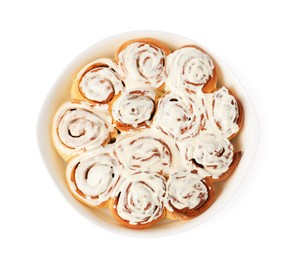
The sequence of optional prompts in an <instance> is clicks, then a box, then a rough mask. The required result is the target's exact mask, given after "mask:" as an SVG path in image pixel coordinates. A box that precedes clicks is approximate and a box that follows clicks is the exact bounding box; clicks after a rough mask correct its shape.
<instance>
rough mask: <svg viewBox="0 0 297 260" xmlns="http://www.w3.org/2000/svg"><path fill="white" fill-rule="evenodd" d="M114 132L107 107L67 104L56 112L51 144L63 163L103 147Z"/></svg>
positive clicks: (73, 102)
mask: <svg viewBox="0 0 297 260" xmlns="http://www.w3.org/2000/svg"><path fill="white" fill-rule="evenodd" d="M112 131H113V126H112V124H111V117H110V115H109V111H108V107H106V106H100V105H96V104H91V103H88V102H85V101H75V100H73V101H71V102H70V101H69V102H66V103H64V104H62V105H61V106H60V108H59V109H58V110H57V112H56V114H55V116H54V120H53V125H52V138H53V143H54V146H55V148H56V149H57V151H58V152H59V154H60V155H61V156H62V158H63V159H64V160H68V159H69V158H71V157H72V156H74V155H77V154H80V153H82V152H84V151H90V150H94V149H96V148H99V147H101V146H103V145H105V144H106V143H107V142H108V141H109V138H110V133H111V132H112Z"/></svg>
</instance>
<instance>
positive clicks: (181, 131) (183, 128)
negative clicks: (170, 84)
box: [154, 92, 206, 140]
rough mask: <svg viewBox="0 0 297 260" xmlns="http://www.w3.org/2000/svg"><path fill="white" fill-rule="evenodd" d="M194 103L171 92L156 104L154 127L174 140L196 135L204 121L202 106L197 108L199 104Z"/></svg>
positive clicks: (202, 126)
mask: <svg viewBox="0 0 297 260" xmlns="http://www.w3.org/2000/svg"><path fill="white" fill-rule="evenodd" d="M198 100H199V99H197V101H198ZM197 101H196V102H197ZM194 102H195V101H194ZM194 102H193V101H191V100H190V99H188V98H182V97H181V96H179V95H177V94H175V93H173V92H172V93H170V94H167V95H165V96H164V97H163V98H161V99H160V100H159V103H158V108H157V113H156V116H155V118H154V125H155V127H156V128H159V129H161V131H162V132H164V133H165V134H167V135H169V136H171V137H173V138H174V139H176V140H184V139H186V138H190V137H194V136H196V135H198V134H199V131H200V130H201V129H203V128H204V125H205V123H206V121H205V120H206V119H205V115H204V110H203V106H202V104H201V106H198V103H199V102H197V104H196V105H194Z"/></svg>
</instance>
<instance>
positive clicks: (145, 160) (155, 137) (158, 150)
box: [114, 129, 176, 173]
mask: <svg viewBox="0 0 297 260" xmlns="http://www.w3.org/2000/svg"><path fill="white" fill-rule="evenodd" d="M175 149H176V147H174V146H173V145H172V144H169V143H167V142H166V141H165V139H164V138H163V137H162V135H160V134H158V133H157V132H156V131H152V130H149V129H147V130H143V131H141V132H137V133H135V134H134V133H133V134H130V135H125V136H123V137H122V138H120V139H118V140H117V142H116V143H115V144H114V156H115V157H116V158H117V160H118V161H119V163H120V164H121V165H122V166H123V167H124V169H129V170H142V171H152V172H158V173H163V172H164V171H166V170H167V169H168V168H170V166H171V164H172V161H173V153H175V152H174V151H175Z"/></svg>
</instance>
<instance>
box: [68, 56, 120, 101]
mask: <svg viewBox="0 0 297 260" xmlns="http://www.w3.org/2000/svg"><path fill="white" fill-rule="evenodd" d="M123 89H124V82H123V80H122V76H121V73H120V69H119V67H118V65H117V64H116V63H115V62H114V61H113V60H111V59H107V58H101V59H97V60H95V61H93V62H91V63H89V64H87V65H86V66H84V67H83V68H82V69H81V70H80V71H79V72H78V74H77V76H76V78H75V80H74V81H73V84H72V89H71V96H72V98H73V99H82V100H90V101H93V102H97V103H107V102H109V101H111V100H112V99H113V97H114V96H115V95H117V94H118V93H119V92H121V91H122V90H123Z"/></svg>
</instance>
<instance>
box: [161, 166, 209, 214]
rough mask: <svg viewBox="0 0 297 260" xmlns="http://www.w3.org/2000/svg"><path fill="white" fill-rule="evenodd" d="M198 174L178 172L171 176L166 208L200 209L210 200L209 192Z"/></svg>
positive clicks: (168, 182)
mask: <svg viewBox="0 0 297 260" xmlns="http://www.w3.org/2000/svg"><path fill="white" fill-rule="evenodd" d="M201 179H202V178H201V177H200V176H199V175H198V174H194V173H191V172H177V173H173V174H170V176H169V179H168V180H167V196H166V204H165V206H166V208H167V209H168V210H169V211H171V212H172V211H174V209H173V207H174V208H175V209H180V210H181V209H185V208H188V209H194V208H196V207H198V206H199V207H200V206H202V205H203V204H204V202H205V201H206V200H207V198H208V190H207V187H206V186H205V184H204V183H203V182H202V181H201Z"/></svg>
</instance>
